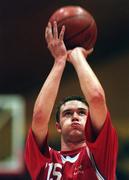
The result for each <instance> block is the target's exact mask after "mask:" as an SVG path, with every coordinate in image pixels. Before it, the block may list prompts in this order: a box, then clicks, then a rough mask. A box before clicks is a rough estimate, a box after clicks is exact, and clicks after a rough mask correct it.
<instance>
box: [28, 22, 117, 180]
mask: <svg viewBox="0 0 129 180" xmlns="http://www.w3.org/2000/svg"><path fill="white" fill-rule="evenodd" d="M64 32H65V27H64V26H63V27H62V30H61V32H60V33H58V29H57V24H56V22H54V24H53V25H51V23H48V26H47V27H46V32H45V38H46V41H47V44H48V48H49V50H50V52H51V54H52V56H53V57H54V60H55V61H54V65H53V68H52V70H51V72H50V74H49V76H48V77H47V79H46V81H45V83H44V85H43V87H42V88H41V91H40V93H39V95H38V97H37V100H36V102H35V106H34V112H33V119H32V127H31V129H30V131H29V134H28V138H27V143H26V150H25V160H26V164H27V168H28V170H29V172H30V175H31V177H32V179H33V180H40V179H42V180H62V179H63V180H78V179H80V180H97V179H107V180H114V179H115V170H116V159H117V135H116V132H115V129H114V128H113V126H112V123H111V118H110V114H109V112H108V109H107V105H106V100H105V94H104V90H103V88H102V86H101V84H100V82H99V80H98V79H97V77H96V75H95V74H94V72H93V71H92V69H91V68H90V66H89V64H88V63H87V60H86V58H87V56H88V55H89V54H90V53H91V52H92V50H89V51H87V50H84V49H83V48H80V47H77V48H75V49H73V50H69V51H67V50H66V47H65V44H64V42H63V37H64ZM66 60H67V61H69V62H70V63H71V64H72V65H73V66H74V68H75V71H76V72H77V75H78V78H79V83H80V86H81V90H82V92H83V94H84V97H85V99H86V101H87V103H88V105H87V104H86V102H85V99H83V98H81V97H70V98H66V99H65V100H64V101H63V102H62V103H61V105H60V106H59V108H58V111H57V115H56V117H57V122H56V128H57V131H58V132H59V133H60V134H61V151H59V152H58V151H56V150H54V149H51V148H50V147H48V145H47V134H48V123H49V120H50V116H51V112H52V109H53V106H54V103H55V99H56V96H57V93H58V89H59V85H60V81H61V77H62V73H63V71H64V68H65V65H66Z"/></svg>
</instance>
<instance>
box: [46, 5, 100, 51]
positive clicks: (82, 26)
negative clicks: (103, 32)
mask: <svg viewBox="0 0 129 180" xmlns="http://www.w3.org/2000/svg"><path fill="white" fill-rule="evenodd" d="M49 21H50V22H51V23H53V21H57V26H58V29H59V31H60V30H61V27H62V25H65V27H66V31H65V35H64V42H65V45H66V47H67V49H72V48H74V47H77V46H80V47H84V48H85V49H90V48H92V47H94V46H95V42H96V39H97V26H96V22H95V19H94V18H93V16H92V15H91V14H90V13H89V12H88V11H87V10H86V9H84V8H82V7H80V6H65V7H62V8H60V9H58V10H56V11H55V12H54V13H53V14H52V16H51V17H50V19H49Z"/></svg>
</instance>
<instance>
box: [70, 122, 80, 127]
mask: <svg viewBox="0 0 129 180" xmlns="http://www.w3.org/2000/svg"><path fill="white" fill-rule="evenodd" d="M71 126H72V127H79V126H80V124H79V123H76V122H74V123H72V124H71Z"/></svg>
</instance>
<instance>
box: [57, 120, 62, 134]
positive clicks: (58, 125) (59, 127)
mask: <svg viewBox="0 0 129 180" xmlns="http://www.w3.org/2000/svg"><path fill="white" fill-rule="evenodd" d="M56 129H57V132H59V133H61V126H60V123H58V122H56Z"/></svg>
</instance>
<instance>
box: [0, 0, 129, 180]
mask: <svg viewBox="0 0 129 180" xmlns="http://www.w3.org/2000/svg"><path fill="white" fill-rule="evenodd" d="M66 5H80V6H82V7H83V8H85V9H87V10H88V11H89V12H90V13H91V14H92V15H93V16H94V18H95V20H96V23H97V27H98V37H97V42H96V45H95V49H94V53H93V54H92V55H91V56H90V57H89V59H88V62H89V64H90V65H91V67H92V68H93V70H94V71H95V73H96V75H97V76H98V78H99V80H100V81H101V83H102V85H103V87H104V89H105V93H106V97H107V104H108V107H109V110H110V112H111V116H112V120H113V124H114V126H115V127H116V129H117V132H118V137H119V154H118V164H117V178H118V180H126V179H129V70H128V69H129V1H128V0H114V1H111V0H108V1H107V0H106V1H102V0H98V1H93V0H87V1H84V0H76V1H68V0H62V1H59V0H54V1H50V0H47V1H43V0H42V1H41V0H36V1H34V0H12V1H9V0H3V1H0V179H2V180H3V179H16V180H18V179H22V180H23V179H25V180H29V179H30V177H29V174H28V172H27V170H26V168H25V165H24V158H23V151H24V145H25V141H26V136H27V132H28V130H29V128H30V126H31V118H32V112H33V106H34V102H35V100H36V97H37V95H38V93H39V90H40V88H41V86H42V84H43V82H44V81H45V79H46V77H47V75H48V73H49V71H50V69H51V68H52V65H53V58H52V57H51V55H50V53H49V51H48V49H47V46H46V42H45V39H44V30H45V27H46V25H47V22H48V19H49V17H50V16H51V14H52V13H53V12H54V11H55V10H57V9H58V8H60V7H62V6H66ZM72 94H79V95H81V94H82V92H81V91H80V86H79V84H78V81H77V76H76V73H75V72H74V69H73V68H72V67H71V65H69V64H68V65H67V68H66V70H65V72H64V74H63V78H62V81H61V86H60V90H59V94H58V97H57V101H58V100H59V99H61V98H62V97H64V96H67V95H72ZM54 114H55V109H54V110H53V114H52V117H51V123H50V128H51V132H50V137H49V143H50V145H51V146H52V147H54V148H57V149H59V147H60V144H59V137H58V135H57V133H56V130H55V126H54V123H55V117H54ZM55 140H56V141H55Z"/></svg>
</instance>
